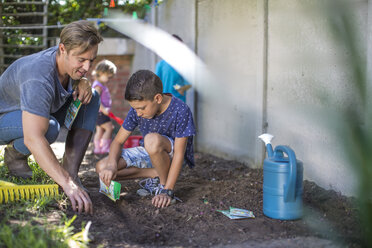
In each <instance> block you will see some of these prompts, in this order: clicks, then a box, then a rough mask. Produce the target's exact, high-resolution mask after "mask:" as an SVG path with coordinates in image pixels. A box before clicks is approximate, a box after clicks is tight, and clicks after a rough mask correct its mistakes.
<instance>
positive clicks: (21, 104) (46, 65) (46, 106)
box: [0, 47, 72, 118]
mask: <svg viewBox="0 0 372 248" xmlns="http://www.w3.org/2000/svg"><path fill="white" fill-rule="evenodd" d="M57 51H58V47H51V48H49V49H47V50H43V51H41V52H38V53H34V54H32V55H28V56H25V57H22V58H20V59H18V60H16V61H15V62H14V63H12V64H11V65H10V66H9V67H8V69H6V71H5V72H4V73H3V74H2V75H1V76H0V114H1V113H8V112H11V111H16V110H22V111H27V112H29V113H32V114H36V115H39V116H43V117H45V118H49V116H50V113H55V112H57V111H58V110H59V109H60V108H61V107H62V106H63V105H64V104H65V102H66V101H67V98H68V97H69V96H70V95H71V92H69V91H66V90H65V89H64V88H63V87H62V84H61V83H60V82H59V79H58V70H57V65H56V54H57ZM71 84H72V80H71V79H70V82H69V88H71Z"/></svg>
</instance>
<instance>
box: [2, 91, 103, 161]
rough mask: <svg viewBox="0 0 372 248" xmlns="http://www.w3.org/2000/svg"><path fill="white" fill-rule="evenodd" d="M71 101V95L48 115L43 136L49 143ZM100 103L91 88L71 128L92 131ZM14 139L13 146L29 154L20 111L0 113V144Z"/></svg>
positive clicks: (62, 121)
mask: <svg viewBox="0 0 372 248" xmlns="http://www.w3.org/2000/svg"><path fill="white" fill-rule="evenodd" d="M71 101H72V96H70V97H69V98H68V100H67V101H66V103H65V104H64V105H63V106H62V107H61V108H60V109H59V110H58V111H57V112H55V113H53V114H51V115H50V117H49V128H48V131H47V132H46V134H45V138H46V139H47V140H48V142H49V144H52V143H53V142H54V141H56V139H57V137H58V134H59V131H60V129H61V126H62V125H64V121H65V116H66V112H67V109H68V107H69V105H70V103H71ZM99 105H100V96H99V94H98V93H97V91H95V90H93V96H92V99H91V101H90V103H89V104H87V105H82V106H81V108H80V110H79V112H78V115H77V116H76V119H75V121H74V123H73V124H72V129H73V128H82V129H87V130H90V131H92V132H93V131H94V128H95V125H96V120H97V115H98V110H99ZM13 140H14V148H15V149H16V150H17V151H19V152H20V153H22V154H24V155H29V154H31V152H30V151H29V150H28V148H27V147H26V146H25V144H24V139H23V128H22V111H21V110H16V111H13V112H9V113H5V114H0V145H5V144H9V143H10V142H12V141H13Z"/></svg>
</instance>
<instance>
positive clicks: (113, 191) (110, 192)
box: [99, 178, 121, 201]
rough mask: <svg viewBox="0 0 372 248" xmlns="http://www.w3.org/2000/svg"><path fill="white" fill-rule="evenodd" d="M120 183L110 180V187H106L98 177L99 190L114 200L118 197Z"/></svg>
mask: <svg viewBox="0 0 372 248" xmlns="http://www.w3.org/2000/svg"><path fill="white" fill-rule="evenodd" d="M120 189H121V184H120V183H118V182H115V181H111V183H110V187H107V186H106V184H105V183H104V182H102V180H101V178H100V179H99V192H100V193H102V194H104V195H106V196H107V197H108V198H110V199H111V200H113V201H116V200H118V199H119V197H120Z"/></svg>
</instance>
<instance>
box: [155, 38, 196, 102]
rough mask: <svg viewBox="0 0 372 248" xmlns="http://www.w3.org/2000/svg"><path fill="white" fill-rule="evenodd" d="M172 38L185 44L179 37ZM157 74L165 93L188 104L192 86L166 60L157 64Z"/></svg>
mask: <svg viewBox="0 0 372 248" xmlns="http://www.w3.org/2000/svg"><path fill="white" fill-rule="evenodd" d="M172 36H173V37H174V38H176V39H177V40H179V41H180V42H183V41H182V39H181V38H180V37H179V36H178V35H176V34H173V35H172ZM155 74H156V75H157V76H158V77H159V78H160V80H161V81H162V83H163V93H171V94H172V95H174V96H176V97H178V98H179V99H181V100H182V101H183V102H186V91H187V90H188V89H190V88H191V84H190V83H189V82H187V81H186V80H185V79H184V78H183V77H182V76H181V75H180V74H179V73H178V72H177V71H176V70H175V69H174V68H173V67H172V66H171V65H170V64H168V63H167V62H166V61H165V60H161V61H159V62H158V63H157V64H156V69H155Z"/></svg>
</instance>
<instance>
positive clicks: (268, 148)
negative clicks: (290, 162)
mask: <svg viewBox="0 0 372 248" xmlns="http://www.w3.org/2000/svg"><path fill="white" fill-rule="evenodd" d="M258 138H259V139H261V140H262V141H263V142H265V145H266V151H267V156H268V157H269V158H271V157H273V156H274V151H273V147H272V145H271V140H272V139H273V138H274V136H273V135H271V134H268V133H264V134H261V135H260V136H258Z"/></svg>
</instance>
